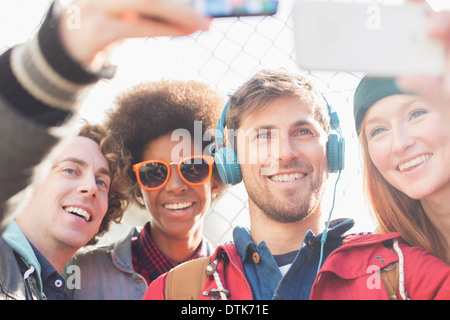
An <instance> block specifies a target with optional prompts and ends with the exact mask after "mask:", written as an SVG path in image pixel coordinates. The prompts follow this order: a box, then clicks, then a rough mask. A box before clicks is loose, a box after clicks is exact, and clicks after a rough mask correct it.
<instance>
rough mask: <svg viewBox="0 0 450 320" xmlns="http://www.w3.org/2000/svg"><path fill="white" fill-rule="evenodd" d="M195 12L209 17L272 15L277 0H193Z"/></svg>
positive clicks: (275, 9) (275, 8) (276, 5)
mask: <svg viewBox="0 0 450 320" xmlns="http://www.w3.org/2000/svg"><path fill="white" fill-rule="evenodd" d="M193 4H194V7H195V9H196V10H197V12H200V13H201V14H204V15H206V16H210V17H241V16H266V15H273V14H275V13H276V12H277V9H278V0H193Z"/></svg>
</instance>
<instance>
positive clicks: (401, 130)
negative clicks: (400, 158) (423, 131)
mask: <svg viewBox="0 0 450 320" xmlns="http://www.w3.org/2000/svg"><path fill="white" fill-rule="evenodd" d="M392 131H393V134H392V152H393V153H395V154H401V153H403V152H405V151H407V150H408V149H409V148H410V147H412V146H413V145H414V143H415V141H416V140H415V139H414V133H413V132H410V131H411V130H410V129H408V128H407V127H405V126H401V127H400V126H398V127H396V128H393V129H392Z"/></svg>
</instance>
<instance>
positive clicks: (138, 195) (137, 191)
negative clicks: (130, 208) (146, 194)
mask: <svg viewBox="0 0 450 320" xmlns="http://www.w3.org/2000/svg"><path fill="white" fill-rule="evenodd" d="M134 196H135V198H136V200H137V202H139V204H141V205H143V206H145V203H144V198H143V196H142V191H141V188H140V187H139V186H137V187H135V188H134Z"/></svg>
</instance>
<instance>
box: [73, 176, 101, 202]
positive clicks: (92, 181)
mask: <svg viewBox="0 0 450 320" xmlns="http://www.w3.org/2000/svg"><path fill="white" fill-rule="evenodd" d="M78 192H79V193H81V194H83V195H84V196H87V197H90V198H93V199H95V198H97V196H98V186H97V182H96V178H95V177H94V176H90V175H86V176H85V177H83V179H81V183H80V186H79V188H78Z"/></svg>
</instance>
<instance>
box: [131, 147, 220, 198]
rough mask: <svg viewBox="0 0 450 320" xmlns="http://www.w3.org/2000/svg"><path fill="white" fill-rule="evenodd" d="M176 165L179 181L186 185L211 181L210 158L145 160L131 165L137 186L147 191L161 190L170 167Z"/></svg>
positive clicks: (197, 184)
mask: <svg viewBox="0 0 450 320" xmlns="http://www.w3.org/2000/svg"><path fill="white" fill-rule="evenodd" d="M172 165H176V166H177V170H178V174H179V175H180V177H181V179H182V180H183V181H184V182H185V183H186V184H188V185H191V186H200V185H202V184H205V183H206V182H208V180H209V179H211V175H212V168H213V165H214V158H213V157H212V156H206V155H202V156H191V157H187V158H184V159H182V160H181V161H180V162H178V163H177V162H170V163H169V162H166V161H163V160H147V161H143V162H139V163H136V164H135V165H133V170H134V172H135V174H136V178H137V181H138V183H139V185H140V186H141V187H142V188H144V189H145V190H148V191H155V190H158V189H161V188H163V187H164V186H165V185H166V183H167V181H169V177H170V166H172Z"/></svg>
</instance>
